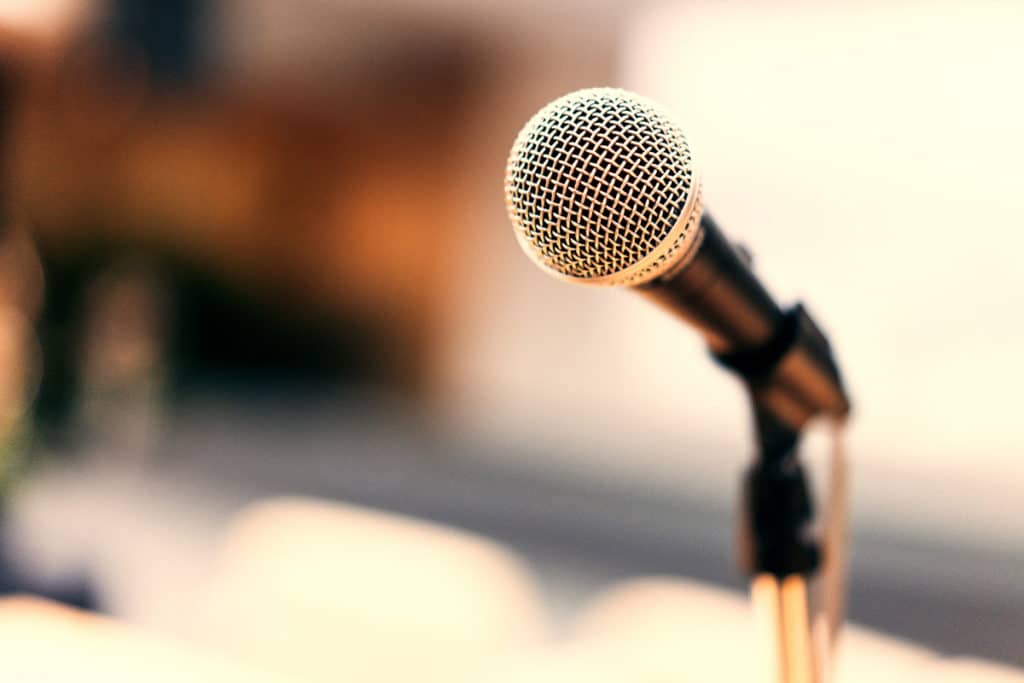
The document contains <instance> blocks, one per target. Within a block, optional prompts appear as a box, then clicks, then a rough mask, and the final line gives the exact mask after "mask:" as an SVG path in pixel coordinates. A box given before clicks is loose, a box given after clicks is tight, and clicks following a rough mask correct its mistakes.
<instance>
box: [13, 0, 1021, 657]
mask: <svg viewBox="0 0 1024 683" xmlns="http://www.w3.org/2000/svg"><path fill="white" fill-rule="evenodd" d="M1021 35H1024V9H1022V8H1021V7H1020V6H1017V5H1015V4H1012V3H997V2H992V3H987V2H967V1H962V2H938V3H916V2H869V3H848V4H843V3H839V4H829V5H828V6H822V5H820V4H819V3H811V2H802V1H799V0H798V1H789V2H772V3H748V2H740V1H738V0H737V1H733V0H727V1H726V2H710V1H705V0H689V1H685V0H684V1H681V2H676V3H661V2H635V1H634V2H624V1H619V0H599V1H598V2H578V1H576V0H559V1H554V2H550V1H549V2H539V1H535V0H528V1H527V2H520V3H507V4H505V3H490V2H468V1H466V0H440V1H438V2H430V3H426V2H415V1H413V0H377V1H376V2H364V1H362V0H352V1H348V2H345V1H341V0H296V1H293V2H288V3H284V2H272V1H270V0H248V1H242V0H219V1H213V0H210V1H208V2H201V1H200V0H167V1H162V2H157V1H156V0H152V1H145V2H143V1H141V0H134V1H133V0H107V1H105V2H101V1H98V0H94V1H89V0H46V1H43V0H34V1H33V2H25V1H24V0H10V1H5V2H0V159H2V166H0V369H2V372H0V434H2V437H3V446H2V450H0V521H2V526H3V534H2V543H0V567H2V569H0V591H4V592H36V593H39V594H42V595H46V596H50V597H53V598H57V599H61V600H64V601H66V602H70V603H72V604H77V605H80V606H85V607H88V608H91V609H96V610H98V611H101V612H104V613H108V614H112V615H114V616H117V617H119V618H122V619H124V620H126V621H128V622H129V623H133V624H139V625H144V626H146V627H148V628H152V629H154V630H158V631H161V632H164V633H169V634H174V635H175V636H176V637H183V638H198V636H196V635H195V634H196V633H197V632H199V631H201V630H202V629H198V628H197V626H196V619H197V614H198V613H199V612H201V611H202V610H201V609H200V608H199V607H197V605H200V604H203V605H205V604H207V603H208V602H209V600H205V599H204V600H198V599H197V597H196V596H204V595H205V596H208V595H209V594H210V593H209V591H211V590H212V588H211V586H215V585H218V584H216V581H217V579H211V576H221V577H222V578H221V579H220V580H225V579H223V574H218V572H222V571H226V570H223V566H224V562H225V561H226V560H224V554H223V553H224V552H225V551H224V550H223V540H222V539H223V538H224V534H225V528H227V527H226V525H228V523H229V520H231V519H234V518H235V516H236V515H237V514H238V511H239V510H242V509H244V508H245V506H246V505H247V504H249V503H251V502H253V501H257V500H261V499H265V498H267V497H270V496H279V495H288V496H305V497H316V498H319V499H322V500H335V501H339V502H341V503H344V504H355V505H359V506H366V507H369V508H374V509H379V510H386V511H391V512H395V513H400V514H403V515H409V516H412V517H416V518H421V519H424V520H430V521H432V522H437V523H441V524H448V525H453V526H455V527H459V528H462V529H465V530H468V531H469V532H472V533H474V534H479V535H480V536H483V537H487V538H490V539H494V540H495V541H497V542H499V543H500V544H502V547H504V548H508V549H510V552H512V553H514V554H515V556H516V557H518V558H522V561H523V562H525V564H524V565H523V566H524V567H526V566H528V567H529V569H528V570H526V569H524V570H523V571H524V572H526V573H527V574H528V575H529V576H530V577H532V578H530V580H529V582H530V585H535V586H536V587H537V588H536V589H537V591H538V592H539V595H540V598H538V600H537V602H538V604H542V605H543V607H542V608H541V611H542V613H543V614H542V616H541V617H540V618H539V621H541V622H543V623H544V624H546V626H545V628H550V629H552V630H554V631H555V632H558V631H559V629H561V628H562V627H563V625H564V624H565V623H568V622H569V621H570V620H571V619H572V618H573V617H574V615H576V614H577V613H578V612H579V611H580V610H581V609H582V606H583V605H585V604H587V603H588V601H590V600H592V599H593V598H594V596H596V595H598V594H599V593H600V592H601V591H602V590H603V589H604V588H605V587H607V586H608V585H609V584H611V583H612V582H614V581H617V580H620V579H623V578H625V577H630V576H636V575H644V574H671V575H679V576H685V577H690V578H693V579H698V580H701V581H705V582H710V583H714V584H719V585H721V586H722V587H724V588H726V589H728V590H732V591H736V592H739V591H742V590H744V585H745V581H744V577H743V576H742V575H740V574H739V573H738V571H737V569H736V568H735V563H734V561H733V552H734V551H733V545H734V539H733V530H734V528H735V525H736V514H735V506H736V501H737V493H738V487H739V483H738V482H739V477H740V474H741V472H742V471H743V468H744V467H745V465H746V464H747V461H748V459H749V457H750V456H751V446H750V443H751V440H750V436H751V427H750V424H749V416H748V414H747V406H746V401H745V397H744V395H743V393H742V390H741V387H740V386H739V384H737V383H735V382H734V381H733V380H732V379H730V378H728V377H726V376H725V375H724V374H723V373H722V372H721V371H720V370H719V369H717V368H716V367H714V365H713V364H712V363H711V362H709V361H708V358H707V354H706V351H705V350H704V349H703V348H702V343H701V341H700V340H699V338H698V336H697V335H696V334H695V333H693V331H692V330H690V329H687V328H686V327H685V326H683V325H680V324H679V323H678V322H676V321H674V320H671V319H667V318H666V317H665V316H663V315H662V314H661V313H660V312H659V311H657V310H654V309H653V308H651V307H649V305H647V304H646V303H645V302H644V301H642V300H640V299H639V298H634V297H631V296H630V295H629V294H628V293H626V292H621V291H605V290H591V289H587V288H577V287H570V286H566V285H563V284H560V283H557V282H555V281H553V280H551V279H549V278H547V277H546V276H545V275H544V274H542V273H541V272H540V271H538V270H537V269H536V268H535V267H534V266H532V265H531V264H530V263H529V261H528V260H527V259H526V258H525V257H524V256H523V255H522V254H521V253H520V251H519V248H518V246H517V245H516V243H515V240H514V238H513V235H512V231H511V228H510V226H509V224H508V220H507V218H506V216H505V212H504V205H503V197H502V180H503V172H504V163H505V156H506V154H507V152H508V149H509V146H510V145H511V142H512V140H513V138H514V137H515V134H516V133H517V131H518V130H519V127H520V126H521V125H522V124H523V123H524V122H525V121H526V119H527V118H528V117H529V116H530V115H531V114H532V113H533V112H534V111H536V110H537V109H538V108H540V107H541V106H542V105H544V104H545V103H547V102H548V101H549V100H551V99H553V98H555V97H557V96H559V95H561V94H564V93H565V92H568V91H570V90H574V89H577V88H581V87H590V86H598V85H615V86H621V87H626V88H629V89H632V90H635V91H638V92H640V93H642V94H644V95H647V96H649V97H651V98H654V99H657V100H660V101H662V102H664V103H665V104H667V105H668V106H669V107H670V108H671V109H673V110H674V111H675V112H677V113H678V114H679V117H680V119H681V120H682V121H683V122H684V125H685V130H686V131H687V132H688V135H689V136H690V138H691V140H692V142H693V145H694V147H695V149H696V151H697V154H698V158H699V162H700V164H701V165H702V167H703V169H704V186H705V193H706V196H705V199H706V203H707V205H708V206H709V207H710V210H711V211H712V212H713V213H714V215H715V217H716V219H717V220H718V222H719V223H720V224H721V225H722V226H723V228H724V229H725V230H726V232H727V233H728V234H729V235H730V236H731V237H732V238H734V239H737V240H739V241H741V242H742V243H744V244H745V245H746V246H748V247H749V248H750V250H751V251H752V252H753V254H754V266H755V269H756V270H757V272H758V273H759V274H760V275H761V276H762V277H763V279H764V280H765V282H767V283H768V285H769V286H770V288H771V289H772V291H773V292H774V293H776V294H777V296H778V298H779V299H780V300H781V301H782V302H784V303H792V302H795V301H797V300H802V301H804V302H805V303H806V304H807V305H808V307H809V309H810V310H811V311H813V313H814V314H815V316H816V317H817V318H818V320H819V321H820V322H821V324H822V325H823V327H824V329H826V330H827V331H828V332H829V334H830V336H831V339H832V342H833V346H834V347H835V349H836V352H837V355H838V358H839V360H840V363H841V365H842V367H843V369H844V371H845V375H846V379H847V382H848V383H849V386H850V389H851V392H852V394H853V396H854V401H855V415H854V419H853V421H852V424H851V427H850V433H849V441H850V451H851V458H852V461H853V467H854V471H853V472H854V481H853V487H854V488H853V506H854V507H853V514H852V524H853V539H854V540H853V548H852V569H851V580H852V585H851V594H850V601H849V609H850V615H851V618H852V619H854V620H855V621H857V622H860V623H861V624H864V625H866V626H869V627H872V628H874V629H877V630H880V631H883V632H886V633H888V634H891V635H894V636H898V637H900V638H904V639H908V640H912V641H916V642H918V643H921V644H923V645H926V646H928V647H930V648H933V649H935V650H938V651H940V652H943V653H948V654H958V655H960V654H962V655H972V656H981V657H986V658H990V659H994V660H1000V661H1003V662H1005V663H1009V664H1015V665H1017V666H1021V665H1024V641H1022V635H1021V634H1024V590H1022V589H1021V585H1020V579H1021V577H1022V576H1024V537H1022V535H1021V533H1020V529H1021V527H1022V524H1024V497H1022V496H1021V491H1022V490H1024V466H1022V465H1021V463H1020V462H1019V460H1018V458H1019V457H1020V456H1021V455H1022V454H1024V424H1022V422H1021V418H1020V416H1019V415H1018V412H1017V406H1016V404H1015V400H1016V398H1017V394H1018V391H1019V389H1020V387H1021V386H1022V384H1024V363H1022V362H1021V359H1020V348H1021V347H1022V345H1024V324H1022V323H1021V322H1020V320H1019V318H1018V315H1017V313H1018V311H1019V310H1020V309H1021V308H1022V307H1024V299H1022V297H1024V294H1022V293H1024V271H1022V269H1021V268H1020V267H1019V256H1018V254H1017V253H1016V252H1014V249H1015V248H1021V247H1024V242H1022V238H1021V226H1022V225H1024V208H1022V206H1024V205H1022V202H1021V181H1022V179H1024V176H1022V172H1021V168H1020V159H1021V158H1022V157H1024V132H1022V130H1021V128H1020V121H1021V120H1024V94H1022V91H1021V89H1020V87H1019V80H1020V70H1021V68H1022V66H1024V42H1022V41H1021V40H1020V36H1021ZM826 442H827V439H826V438H825V435H824V434H813V435H811V437H810V438H809V439H808V442H807V444H806V445H805V454H806V456H807V458H808V460H809V461H810V462H811V463H812V465H815V466H820V465H821V464H823V463H824V458H825V455H826V454H825V447H824V446H825V444H826ZM291 528H293V529H296V530H298V529H300V528H302V524H301V522H295V525H294V526H293V527H291ZM296 533H299V532H298V531H296ZM346 542H347V541H346ZM340 545H343V544H340V543H339V547H340ZM426 546H429V544H426ZM426 546H425V547H426ZM232 547H233V546H232ZM263 550H264V551H265V552H267V553H269V554H271V555H273V554H275V553H277V552H278V550H277V549H275V547H274V546H268V548H264V549H263ZM336 550H337V549H336ZM282 552H283V551H282ZM339 552H340V551H339ZM352 552H353V553H355V552H356V551H355V550H353V551H352ZM425 552H426V554H428V555H429V553H430V551H429V550H426V551H425ZM229 555H230V553H229ZM312 557H315V555H314V556H312ZM312 561H313V562H314V563H315V562H316V561H317V560H315V559H313V560H312ZM339 561H341V562H345V561H347V560H344V559H343V560H339ZM396 561H397V560H396ZM403 561H404V560H403ZM228 565H230V562H228ZM281 571H284V570H281ZM257 573H258V572H257ZM232 576H234V575H232ZM236 578H237V577H236ZM366 580H367V581H372V580H373V578H372V576H371V575H370V574H368V575H367V576H366ZM517 580H518V579H517ZM230 583H232V585H235V582H234V581H233V580H232V581H230ZM513 583H515V582H513ZM509 585H511V584H509ZM485 586H489V587H490V588H489V589H490V590H494V591H496V592H501V591H502V590H504V589H507V590H508V591H511V593H515V591H517V590H519V589H520V588H522V587H521V586H520V587H519V588H515V587H513V588H509V587H508V586H506V584H504V583H501V582H497V583H495V584H493V585H492V584H487V583H486V582H485ZM503 586H504V587H505V588H502V587H503ZM516 586H519V584H516ZM523 590H526V589H525V588H524V589H523ZM511 593H510V594H511ZM213 630H214V631H216V630H217V629H213ZM222 630H223V629H222Z"/></svg>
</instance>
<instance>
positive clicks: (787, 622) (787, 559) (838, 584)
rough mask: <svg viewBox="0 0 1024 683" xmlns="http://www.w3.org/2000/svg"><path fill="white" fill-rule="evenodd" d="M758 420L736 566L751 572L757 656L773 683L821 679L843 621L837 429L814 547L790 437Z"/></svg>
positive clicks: (841, 473)
mask: <svg viewBox="0 0 1024 683" xmlns="http://www.w3.org/2000/svg"><path fill="white" fill-rule="evenodd" d="M760 417H761V418H762V419H759V421H758V424H759V428H760V429H759V436H760V437H761V438H760V446H761V452H760V453H759V455H758V459H757V460H756V462H755V463H754V464H753V465H752V466H751V467H750V469H749V470H748V472H747V475H746V477H745V481H744V491H743V493H744V495H743V500H744V509H743V511H742V517H741V518H742V519H743V520H744V523H743V532H744V533H743V535H742V543H741V563H742V565H743V568H744V569H745V570H746V571H747V572H748V573H749V575H750V577H751V580H750V596H751V602H752V605H753V608H754V612H755V618H756V620H757V625H758V630H759V635H760V637H761V639H762V642H763V643H764V648H763V653H762V655H763V657H764V661H766V662H767V667H768V670H769V671H771V672H772V674H771V675H772V680H774V681H776V682H777V683H822V682H824V681H827V680H828V679H829V674H830V670H831V667H830V660H831V655H832V650H833V647H834V643H835V642H836V638H837V635H838V632H839V627H840V626H841V623H842V620H843V604H844V601H843V595H844V593H845V585H844V584H845V564H846V548H845V546H846V538H845V525H846V524H845V521H846V478H845V466H846V465H845V454H844V452H843V450H842V449H841V448H840V447H838V443H839V441H838V440H839V435H838V433H837V434H836V443H837V448H836V449H835V450H834V452H833V455H832V463H831V465H830V469H831V472H830V479H831V482H830V485H829V488H830V492H829V506H828V508H829V512H828V515H827V520H826V525H825V529H824V533H823V534H822V539H821V540H823V541H824V548H822V546H821V541H820V540H819V538H817V537H816V536H815V534H814V533H813V529H812V524H813V521H814V508H813V503H812V500H811V495H810V490H809V487H808V486H807V482H806V478H805V475H804V471H803V467H802V466H801V465H800V463H799V461H798V459H797V455H796V435H794V434H787V433H786V430H785V429H784V428H780V427H779V426H778V425H775V424H772V423H766V422H765V420H764V416H763V415H762V416H760Z"/></svg>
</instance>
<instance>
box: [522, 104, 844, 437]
mask: <svg viewBox="0 0 1024 683" xmlns="http://www.w3.org/2000/svg"><path fill="white" fill-rule="evenodd" d="M701 195H702V193H701V182H700V176H699V173H698V171H697V167H696V165H695V163H694V158H693V154H692V151H691V149H690V146H689V143H688V141H687V140H686V138H685V136H684V135H683V134H682V132H681V130H680V128H679V127H678V125H676V123H675V122H674V121H673V119H672V117H671V116H670V115H669V114H668V113H667V112H666V111H665V110H664V109H662V108H661V107H660V106H659V105H657V104H655V103H653V102H651V101H649V100H647V99H645V98H642V97H640V96H638V95H634V94H632V93H628V92H625V91H622V90H615V89H608V88H599V89H590V90H581V91H577V92H575V93H570V94H569V95H566V96H565V97H562V98H559V99H558V100H555V101H554V102H552V103H551V104H549V105H548V106H546V107H545V108H543V109H541V110H540V111H539V112H538V113H537V114H536V115H535V116H534V117H533V118H532V119H531V120H530V121H529V122H528V123H527V124H526V126H525V127H524V128H523V130H522V131H521V132H520V134H519V136H518V138H517V139H516V142H515V144H514V145H513V148H512V151H511V153H510V155H509V160H508V166H507V169H506V177H505V198H506V206H507V208H508V213H509V217H510V218H511V220H512V223H513V226H514V227H515V231H516V237H517V239H518V240H519V243H520V245H521V246H522V247H523V249H524V250H525V251H526V253H527V254H528V255H529V256H530V257H531V258H532V259H533V260H534V261H535V262H536V263H537V264H538V265H539V266H540V267H541V268H542V269H543V270H545V271H547V272H548V273H549V274H551V275H553V276H555V277H558V278H560V279H565V280H569V281H572V282H577V283H580V284H590V285H613V286H614V285H619V286H629V287H631V288H633V289H634V291H636V292H638V293H640V294H642V295H643V296H645V297H647V298H649V299H651V300H653V301H655V302H656V303H658V304H659V305H661V306H662V307H663V308H666V309H668V310H669V311H671V312H673V313H674V314H676V315H678V316H680V317H682V318H684V319H685V320H687V321H689V322H690V323H692V324H693V325H694V326H695V327H697V329H698V330H699V331H700V332H701V333H702V335H703V336H704V338H705V339H706V341H707V343H708V346H709V348H710V350H711V352H712V355H713V356H714V357H715V358H716V359H717V360H718V361H719V362H720V363H721V364H723V365H724V366H726V367H727V368H729V369H731V370H733V371H734V372H736V373H737V374H738V375H739V376H740V377H741V378H742V379H743V380H744V381H745V382H746V384H747V385H748V387H749V388H750V390H751V396H752V398H753V402H754V406H755V414H756V415H757V420H758V426H759V431H760V432H761V436H762V440H765V439H768V440H771V439H772V434H776V435H781V436H779V438H778V439H777V440H778V441H779V448H780V449H781V450H788V448H789V446H791V445H792V443H793V442H795V438H796V435H797V434H798V433H799V432H800V431H801V430H802V428H803V427H804V425H805V424H806V423H807V422H808V421H809V420H810V419H811V418H813V417H815V416H816V415H822V414H825V415H831V416H833V417H843V416H845V415H846V414H847V413H848V411H849V409H850V404H849V400H848V398H847V396H846V393H845V390H844V389H843V386H842V382H841V379H840V376H839V372H838V368H837V366H836V363H835V362H834V360H833V357H832V353H831V349H830V348H829V345H828V342H827V340H826V339H825V336H824V335H823V334H822V333H821V332H820V330H819V329H818V328H817V326H816V325H815V324H814V322H813V320H812V319H811V318H810V316H809V315H808V314H807V312H806V311H805V310H804V309H803V307H801V306H796V307H794V308H792V309H789V310H783V309H782V308H781V307H780V306H779V305H778V304H777V303H776V302H775V300H774V299H773V298H772V297H771V295H770V294H769V293H768V292H767V290H766V289H765V288H764V287H763V285H762V284H761V283H760V281H759V280H758V279H757V277H756V276H755V275H754V274H753V272H752V271H751V269H750V259H749V257H747V256H746V255H745V254H744V253H743V252H742V251H740V250H739V249H737V248H736V247H734V246H733V245H731V244H730V243H729V242H728V240H727V239H726V238H725V236H724V235H723V234H722V232H721V231H720V230H719V229H718V227H717V225H716V224H715V222H714V221H713V220H712V219H711V217H710V216H708V215H707V214H705V213H704V211H703V202H702V196H701Z"/></svg>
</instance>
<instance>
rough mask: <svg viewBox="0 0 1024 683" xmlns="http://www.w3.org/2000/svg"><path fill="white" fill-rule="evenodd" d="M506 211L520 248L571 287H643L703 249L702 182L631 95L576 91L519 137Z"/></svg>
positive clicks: (655, 117)
mask: <svg viewBox="0 0 1024 683" xmlns="http://www.w3.org/2000/svg"><path fill="white" fill-rule="evenodd" d="M505 206H506V208H507V210H508V215H509V218H510V219H511V220H512V225H513V227H514V228H515V233H516V237H517V239H518V240H519V244H520V246H522V247H523V250H524V251H526V253H527V255H529V256H530V258H531V259H533V261H534V262H535V263H537V265H539V266H540V267H541V268H542V269H544V270H545V271H547V272H548V273H550V274H552V275H554V276H555V277H559V278H562V279H566V280H571V281H574V282H579V283H583V284H594V285H639V284H642V283H644V282H648V281H650V280H653V279H655V278H658V277H661V276H664V275H666V274H668V273H670V272H672V271H674V270H675V269H677V268H681V267H682V266H683V265H685V263H686V262H688V260H689V258H688V257H689V256H691V255H692V254H693V252H694V251H696V246H697V244H698V243H699V242H700V235H701V231H700V230H699V224H700V214H701V198H700V181H699V178H698V176H697V173H696V170H695V168H694V164H693V155H692V153H691V151H690V146H689V144H688V143H687V141H686V138H685V137H684V136H683V133H682V131H681V130H680V129H679V127H678V126H677V125H676V123H675V122H674V121H673V120H672V118H671V116H670V115H669V114H668V112H666V111H665V110H664V109H663V108H662V107H660V106H659V105H657V104H655V103H654V102H652V101H650V100H648V99H646V98H644V97H640V96H639V95H635V94H633V93H631V92H627V91H625V90H617V89H613V88H592V89H587V90H578V91H576V92H574V93H570V94H568V95H565V96H564V97H561V98H559V99H557V100H555V101H554V102H552V103H551V104H549V105H547V106H546V107H544V108H543V109H541V110H540V111H539V112H537V113H536V114H535V115H534V116H533V118H531V119H530V120H529V121H528V122H527V123H526V125H525V126H524V127H523V130H522V131H521V132H520V133H519V136H518V137H517V138H516V141H515V143H514V144H513V145H512V151H511V152H510V153H509V157H508V166H507V167H506V170H505Z"/></svg>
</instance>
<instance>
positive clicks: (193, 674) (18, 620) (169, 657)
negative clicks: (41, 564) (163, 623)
mask: <svg viewBox="0 0 1024 683" xmlns="http://www.w3.org/2000/svg"><path fill="white" fill-rule="evenodd" d="M0 641H2V642H3V657H0V678H2V679H3V680H5V681H26V682H27V681H102V682H103V683H136V682H137V681H151V682H152V683H162V682H167V683H169V682H171V681H175V682H179V681H195V682H196V683H206V682H209V683H214V682H216V683H235V682H237V683H241V682H242V681H246V682H251V683H272V682H274V681H276V682H277V683H284V681H285V680H289V679H284V678H278V677H276V676H272V675H270V674H267V673H266V672H264V671H261V670H260V669H258V668H253V667H250V666H247V665H245V664H242V663H239V662H238V661H235V660H230V659H227V658H225V657H223V656H221V655H218V654H216V653H213V652H210V651H203V650H199V649H195V648H191V647H189V646H186V645H183V644H182V643H179V642H175V641H174V640H171V639H167V638H164V637H160V636H158V635H154V634H152V633H146V632H144V631H142V630H139V629H134V628H130V627H128V626H126V625H124V624H121V623H118V622H115V621H113V620H110V619H106V618H104V617H99V616H96V615H93V614H87V613H84V612H79V611H77V610H73V609H70V608H67V607H63V606H61V605H58V604H56V603H50V602H47V601H45V600H38V599H33V598H27V597H13V598H12V597H8V598H4V599H3V600H0Z"/></svg>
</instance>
